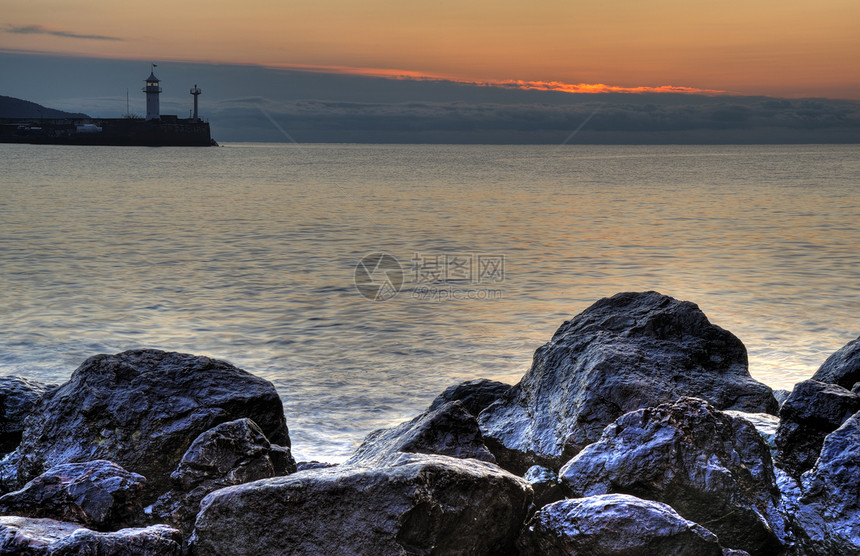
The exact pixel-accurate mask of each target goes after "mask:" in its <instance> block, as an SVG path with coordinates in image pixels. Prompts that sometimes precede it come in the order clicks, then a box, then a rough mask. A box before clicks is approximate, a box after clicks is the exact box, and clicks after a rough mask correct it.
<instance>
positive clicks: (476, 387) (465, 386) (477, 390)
mask: <svg viewBox="0 0 860 556" xmlns="http://www.w3.org/2000/svg"><path fill="white" fill-rule="evenodd" d="M510 389H511V385H510V384H505V383H504V382H498V381H496V380H489V379H486V378H479V379H476V380H467V381H466V382H461V383H460V384H455V385H454V386H449V387H448V388H446V389H445V390H444V391H443V392H442V393H441V394H439V395H438V396H436V399H434V400H433V402H432V403H431V404H430V408H429V410H428V411H435V410H437V409H439V408H440V407H442V406H443V405H445V404H446V403H448V402H453V401H459V402H462V404H463V407H465V408H466V411H468V412H469V413H471V414H472V415H474V416H476V417H477V416H478V414H480V413H481V412H482V411H483V410H484V408H486V407H487V406H488V405H490V404H491V403H493V402H494V401H496V400H497V399H499V398H501V397H502V396H503V395H504V394H505V393H507V391H508V390H510Z"/></svg>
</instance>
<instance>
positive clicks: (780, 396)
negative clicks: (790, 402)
mask: <svg viewBox="0 0 860 556" xmlns="http://www.w3.org/2000/svg"><path fill="white" fill-rule="evenodd" d="M790 395H791V392H790V391H788V390H774V391H773V397H774V398H775V399H776V403H778V404H779V405H780V406H782V404H783V403H784V402H785V400H787V399H788V397H789V396H790Z"/></svg>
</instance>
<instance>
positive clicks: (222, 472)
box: [0, 418, 295, 535]
mask: <svg viewBox="0 0 860 556" xmlns="http://www.w3.org/2000/svg"><path fill="white" fill-rule="evenodd" d="M270 452H271V445H270V444H269V441H268V440H267V439H266V436H265V435H264V434H263V431H262V430H260V427H258V426H257V424H256V423H254V422H253V421H251V420H250V419H247V418H245V419H237V420H235V421H228V422H227V423H221V424H220V425H218V426H217V427H214V428H212V429H210V430H208V431H206V432H204V433H203V434H201V435H200V436H198V437H197V439H195V440H194V442H193V443H192V444H191V447H189V448H188V451H186V452H185V455H184V456H182V461H180V462H179V466H178V467H177V468H176V471H174V472H173V473H172V474H171V476H170V477H171V479H172V480H173V483H174V488H173V489H172V490H170V491H168V492H166V493H165V494H162V495H161V496H160V497H159V498H158V500H156V502H155V503H154V504H153V505H152V506H151V507H149V508H147V512H148V513H149V514H151V515H152V516H153V518H154V519H156V520H157V521H159V522H166V523H169V524H171V525H173V526H175V527H177V528H178V529H180V530H181V531H182V532H183V533H186V534H189V535H190V534H191V529H192V528H193V527H194V519H195V517H196V516H197V512H199V511H200V501H201V500H203V498H204V497H205V496H206V495H207V494H209V493H210V492H212V491H214V490H218V489H219V488H224V487H227V486H232V485H239V484H243V483H249V482H251V481H256V480H258V479H268V478H269V477H274V476H275V468H274V465H273V463H272V460H271V458H270V457H269V456H270ZM293 471H295V464H293ZM0 500H2V499H0Z"/></svg>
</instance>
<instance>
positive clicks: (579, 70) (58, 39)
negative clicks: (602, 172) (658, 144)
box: [0, 0, 860, 99]
mask: <svg viewBox="0 0 860 556" xmlns="http://www.w3.org/2000/svg"><path fill="white" fill-rule="evenodd" d="M0 8H2V9H0V13H2V16H0V17H2V19H0V50H4V51H16V52H22V51H23V52H43V53H47V54H64V55H72V56H96V57H111V58H130V59H136V60H153V61H170V60H173V61H180V60H182V61H199V62H214V63H232V64H236V63H240V64H244V63H247V64H255V65H264V66H278V67H287V68H305V69H311V70H317V71H324V72H346V73H367V74H370V75H383V76H385V75H390V76H401V75H402V76H407V77H413V78H416V77H417V78H421V77H423V76H427V77H439V78H447V79H453V80H460V81H467V82H476V83H495V82H500V83H503V84H505V85H506V86H514V87H516V86H526V87H537V88H540V87H547V88H560V89H565V87H568V88H569V87H570V85H578V84H606V85H609V86H613V87H620V88H622V89H620V90H624V89H631V90H636V88H640V87H646V88H652V87H653V88H656V87H660V86H672V87H676V88H680V89H679V90H691V91H695V90H705V91H724V92H726V93H730V94H765V95H772V96H788V97H799V96H821V97H831V98H849V99H860V32H858V23H857V22H858V21H860V2H857V0H816V1H812V0H779V1H776V0H755V1H749V0H744V1H740V0H724V1H723V2H690V1H689V0H684V1H681V0H638V1H632V0H601V1H600V2H598V1H593V0H592V1H575V0H536V1H533V2H529V3H526V2H522V1H521V0H517V1H513V0H493V1H492V2H490V1H487V0H466V1H463V0H439V1H437V2H432V3H419V2H403V1H402V0H398V1H394V0H364V1H362V2H357V1H355V0H353V1H346V0H293V1H290V2H283V1H282V0H246V1H244V2H224V1H218V0H207V1H202V0H182V1H169V2H168V1H166V0H147V1H139V2H122V3H118V2H115V0H75V1H71V0H0ZM686 88H689V89H686ZM571 90H582V89H577V88H573V89H571Z"/></svg>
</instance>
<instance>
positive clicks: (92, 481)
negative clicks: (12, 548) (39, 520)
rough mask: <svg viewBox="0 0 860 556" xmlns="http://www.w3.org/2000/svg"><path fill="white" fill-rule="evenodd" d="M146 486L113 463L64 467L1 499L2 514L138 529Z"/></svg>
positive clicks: (138, 477) (109, 527)
mask: <svg viewBox="0 0 860 556" xmlns="http://www.w3.org/2000/svg"><path fill="white" fill-rule="evenodd" d="M145 482H146V479H144V478H143V477H142V476H140V475H138V474H137V473H131V472H129V471H126V470H125V469H123V468H122V467H120V466H119V465H116V464H115V463H111V462H109V461H104V460H96V461H91V462H86V463H65V464H60V465H57V466H55V467H52V468H51V469H50V470H49V471H46V472H45V473H43V474H41V475H39V476H38V477H36V478H35V479H33V480H32V481H30V482H29V483H27V484H26V485H25V486H24V488H22V489H21V490H18V491H15V492H10V493H9V494H6V495H4V496H2V497H0V513H2V514H4V515H19V516H24V517H46V518H51V519H56V520H59V521H71V522H74V523H80V524H81V525H85V526H87V527H89V528H92V529H98V530H100V531H106V530H110V529H119V528H122V527H127V526H129V525H135V524H139V523H140V520H141V518H142V516H143V506H142V505H141V501H140V498H141V493H142V492H143V488H144V484H145Z"/></svg>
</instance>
